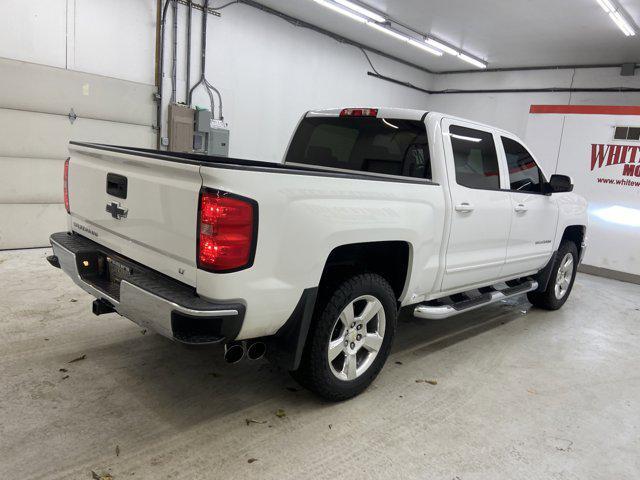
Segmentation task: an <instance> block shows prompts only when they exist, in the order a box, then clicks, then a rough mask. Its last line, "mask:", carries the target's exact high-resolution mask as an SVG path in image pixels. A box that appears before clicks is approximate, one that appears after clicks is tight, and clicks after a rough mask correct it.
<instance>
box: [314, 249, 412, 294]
mask: <svg viewBox="0 0 640 480" xmlns="http://www.w3.org/2000/svg"><path fill="white" fill-rule="evenodd" d="M411 258H412V246H411V244H410V243H409V242H407V241H403V240H390V241H376V242H360V243H350V244H345V245H340V246H338V247H335V248H334V249H333V250H332V251H331V253H330V254H329V256H328V257H327V260H326V262H325V265H324V268H323V271H322V276H321V278H320V285H319V286H320V292H322V291H323V289H326V288H327V287H331V286H332V285H335V284H336V283H339V282H341V281H342V280H344V279H346V278H348V277H350V276H352V275H355V274H357V273H377V274H378V275H380V276H381V277H383V278H384V279H386V280H387V281H388V282H389V284H390V285H391V288H392V289H393V293H394V294H395V296H396V300H400V299H401V298H402V297H403V296H404V294H405V292H406V288H407V285H408V283H409V282H408V280H409V277H410V274H411Z"/></svg>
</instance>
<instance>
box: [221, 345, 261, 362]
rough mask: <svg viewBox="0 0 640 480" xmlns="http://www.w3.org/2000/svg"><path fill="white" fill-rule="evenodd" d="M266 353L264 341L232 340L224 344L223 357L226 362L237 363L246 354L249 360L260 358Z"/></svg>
mask: <svg viewBox="0 0 640 480" xmlns="http://www.w3.org/2000/svg"><path fill="white" fill-rule="evenodd" d="M265 353H267V345H266V344H265V343H264V342H250V343H249V344H247V342H232V343H228V344H226V345H225V346H224V359H225V361H226V362H227V363H232V364H233V363H238V362H240V361H242V359H243V358H244V357H245V356H246V357H247V358H248V359H249V360H260V359H261V358H262V357H264V354H265Z"/></svg>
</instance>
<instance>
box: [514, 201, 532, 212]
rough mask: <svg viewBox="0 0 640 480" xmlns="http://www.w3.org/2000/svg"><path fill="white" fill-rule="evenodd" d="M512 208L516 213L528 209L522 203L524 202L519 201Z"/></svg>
mask: <svg viewBox="0 0 640 480" xmlns="http://www.w3.org/2000/svg"><path fill="white" fill-rule="evenodd" d="M513 209H514V210H515V211H516V212H518V213H524V212H526V211H527V210H529V209H528V208H527V207H526V206H525V204H524V203H519V204H518V205H516V206H515V207H514V208H513Z"/></svg>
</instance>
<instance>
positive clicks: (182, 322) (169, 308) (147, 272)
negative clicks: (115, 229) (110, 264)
mask: <svg viewBox="0 0 640 480" xmlns="http://www.w3.org/2000/svg"><path fill="white" fill-rule="evenodd" d="M50 242H51V246H52V247H53V253H54V256H55V258H56V260H57V262H56V263H58V265H59V268H61V269H62V270H63V271H64V272H65V273H66V274H67V275H69V277H71V279H72V280H73V281H74V282H75V283H76V284H77V285H78V286H79V287H80V288H82V289H83V290H84V291H86V292H88V293H89V294H91V295H93V296H94V297H95V298H96V301H95V302H94V304H93V312H94V313H95V314H96V315H103V314H106V313H112V312H117V313H119V314H120V315H122V316H123V317H127V318H128V319H129V320H131V321H133V322H135V323H137V324H138V325H140V326H142V327H144V328H148V329H150V330H152V331H155V332H157V333H159V334H161V335H164V336H165V337H168V338H171V339H173V340H177V341H179V342H182V343H188V344H210V343H221V342H227V341H231V340H234V339H235V338H236V336H237V335H238V333H239V332H240V329H241V327H242V322H243V320H244V314H245V306H244V305H243V304H241V303H222V302H220V303H217V302H210V301H207V300H204V299H202V298H201V297H199V296H198V295H197V294H196V291H195V289H194V288H192V287H189V286H188V285H185V284H183V283H180V282H178V281H176V280H173V279H170V278H168V277H166V276H164V275H162V274H160V273H158V272H155V271H154V270H151V269H149V268H147V267H144V266H143V265H140V264H138V263H136V262H134V261H132V260H129V259H127V258H125V257H122V256H120V255H118V254H117V253H115V252H113V251H111V250H109V249H107V248H105V247H103V246H102V245H99V244H98V243H96V242H93V241H91V240H89V239H87V238H85V237H83V236H81V235H78V234H76V233H73V234H70V233H67V232H60V233H54V234H53V235H51V237H50ZM100 258H104V259H108V260H113V261H115V263H117V265H118V277H121V278H120V279H119V281H110V279H108V278H104V276H101V275H100V274H99V272H96V271H95V268H93V270H92V269H91V267H88V268H87V267H86V265H94V264H99V263H100V262H99V259H100ZM85 261H86V265H85ZM50 263H51V264H52V265H54V262H51V261H50ZM103 263H104V262H103ZM54 266H57V265H54Z"/></svg>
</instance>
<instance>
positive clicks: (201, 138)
mask: <svg viewBox="0 0 640 480" xmlns="http://www.w3.org/2000/svg"><path fill="white" fill-rule="evenodd" d="M225 126H226V124H224V123H222V122H220V121H217V120H213V119H212V115H211V112H210V111H209V110H204V109H202V110H200V109H198V110H196V111H195V128H194V130H195V131H194V134H193V150H194V151H196V152H198V153H204V154H206V155H212V156H216V157H228V156H229V130H228V129H226V128H224V127H225Z"/></svg>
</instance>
